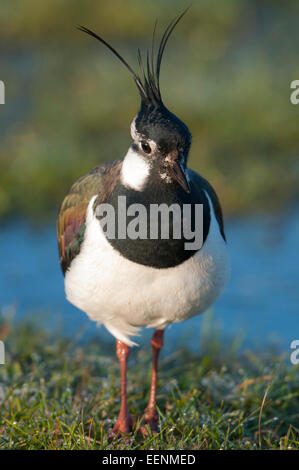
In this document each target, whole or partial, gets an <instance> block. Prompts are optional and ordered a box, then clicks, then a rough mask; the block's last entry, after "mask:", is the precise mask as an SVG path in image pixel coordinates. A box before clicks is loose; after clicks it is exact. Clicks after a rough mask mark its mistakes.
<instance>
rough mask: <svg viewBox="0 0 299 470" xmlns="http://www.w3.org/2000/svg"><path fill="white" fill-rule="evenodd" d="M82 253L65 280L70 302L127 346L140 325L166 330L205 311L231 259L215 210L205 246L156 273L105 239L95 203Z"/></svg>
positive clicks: (224, 280)
mask: <svg viewBox="0 0 299 470" xmlns="http://www.w3.org/2000/svg"><path fill="white" fill-rule="evenodd" d="M95 197H96V196H94V197H93V198H92V199H91V201H90V203H89V206H88V209H87V219H86V231H85V236H84V241H83V243H82V245H81V250H80V253H79V254H78V255H77V256H76V258H75V259H74V260H73V261H72V263H71V267H70V269H69V270H68V271H67V273H66V276H65V290H66V296H67V299H68V300H69V301H70V302H71V303H72V304H74V305H75V306H76V307H78V308H80V309H81V310H83V311H85V312H86V313H87V315H88V316H89V317H90V318H91V319H92V320H95V321H97V322H98V323H100V324H104V325H105V326H106V328H107V329H108V330H109V331H110V333H111V334H112V335H114V336H115V337H116V338H118V339H120V340H121V341H123V342H125V343H126V344H128V345H129V346H131V345H134V344H136V343H134V342H133V341H131V340H130V339H129V336H134V335H137V334H138V330H139V327H141V326H147V327H159V328H165V326H166V325H167V324H169V323H173V322H180V321H183V320H186V319H187V318H190V317H192V316H194V315H196V314H199V313H202V312H204V311H205V310H206V309H207V308H208V307H209V306H210V305H211V304H212V303H213V302H214V301H215V300H216V299H217V297H218V296H219V295H220V293H221V292H222V290H223V288H224V287H225V285H226V283H227V281H228V278H229V270H230V269H229V259H228V254H227V249H226V243H225V242H224V240H223V238H222V236H221V234H220V232H219V226H218V223H217V221H216V218H215V214H214V210H213V205H212V203H211V201H210V199H209V197H208V196H207V197H208V199H209V204H210V208H211V225H210V230H209V234H208V237H207V239H206V241H205V244H204V245H203V247H202V248H201V250H199V251H198V252H197V253H196V254H195V256H193V257H191V258H189V259H188V260H187V261H185V262H184V263H182V264H180V265H179V266H175V267H173V268H167V269H157V268H151V267H148V266H143V265H140V264H137V263H134V262H132V261H129V260H127V259H126V258H124V257H123V256H122V255H120V254H119V253H118V252H117V251H116V250H115V249H114V248H113V247H112V246H111V245H110V244H109V242H108V241H107V240H106V238H105V235H104V234H103V232H102V229H101V226H100V224H99V221H98V220H97V219H96V218H95V217H94V214H93V210H92V205H93V201H94V199H95Z"/></svg>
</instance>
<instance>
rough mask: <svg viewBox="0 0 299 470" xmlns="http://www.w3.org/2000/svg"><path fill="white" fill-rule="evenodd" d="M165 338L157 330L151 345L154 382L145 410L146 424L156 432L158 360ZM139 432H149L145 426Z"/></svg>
mask: <svg viewBox="0 0 299 470" xmlns="http://www.w3.org/2000/svg"><path fill="white" fill-rule="evenodd" d="M163 336H164V330H156V331H155V332H154V334H153V337H152V340H151V344H152V348H153V360H152V380H151V388H150V396H149V401H148V404H147V407H146V408H145V410H144V422H145V424H148V425H149V427H150V429H151V430H152V431H154V432H156V431H158V423H159V417H158V413H157V410H156V396H157V380H158V359H159V353H160V350H161V349H162V347H163ZM139 431H140V432H141V433H142V434H143V435H147V434H148V432H147V430H146V428H145V426H141V427H140V428H139Z"/></svg>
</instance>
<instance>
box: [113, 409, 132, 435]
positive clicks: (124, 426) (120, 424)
mask: <svg viewBox="0 0 299 470" xmlns="http://www.w3.org/2000/svg"><path fill="white" fill-rule="evenodd" d="M132 426H133V420H132V418H131V415H130V413H129V412H128V413H126V414H125V415H124V416H121V415H120V416H119V417H118V419H117V421H116V423H115V425H114V427H113V429H110V431H109V432H108V440H109V441H112V440H113V439H114V438H115V437H116V436H119V435H123V436H124V437H125V438H126V437H127V436H128V435H129V434H130V432H131V430H132Z"/></svg>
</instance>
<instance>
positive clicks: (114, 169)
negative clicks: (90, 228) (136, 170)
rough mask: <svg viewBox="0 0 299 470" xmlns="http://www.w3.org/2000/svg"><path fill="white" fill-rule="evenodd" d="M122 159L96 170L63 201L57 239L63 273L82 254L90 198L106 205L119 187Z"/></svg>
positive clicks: (83, 179) (80, 181)
mask: <svg viewBox="0 0 299 470" xmlns="http://www.w3.org/2000/svg"><path fill="white" fill-rule="evenodd" d="M120 169H121V160H118V161H115V162H112V163H106V164H103V165H100V166H98V167H96V168H95V169H94V170H92V171H91V172H90V173H88V174H87V175H85V176H83V177H82V178H80V179H79V180H78V181H76V183H74V184H73V186H72V187H71V189H70V191H69V192H68V194H67V196H66V197H65V199H64V200H63V202H62V205H61V208H60V211H59V215H58V219H57V239H58V247H59V256H60V265H61V268H62V271H63V273H64V274H65V272H66V270H67V269H68V268H69V266H70V264H71V262H72V260H73V259H74V258H75V256H76V255H77V254H78V253H79V252H80V247H81V244H82V242H83V240H84V233H85V226H86V224H85V219H86V210H87V206H88V203H89V201H90V199H91V198H92V197H93V196H94V195H97V196H98V201H99V202H103V201H104V200H105V198H106V197H107V196H108V195H109V194H110V193H111V192H112V191H113V189H114V187H115V185H116V184H117V181H118V178H119V174H120Z"/></svg>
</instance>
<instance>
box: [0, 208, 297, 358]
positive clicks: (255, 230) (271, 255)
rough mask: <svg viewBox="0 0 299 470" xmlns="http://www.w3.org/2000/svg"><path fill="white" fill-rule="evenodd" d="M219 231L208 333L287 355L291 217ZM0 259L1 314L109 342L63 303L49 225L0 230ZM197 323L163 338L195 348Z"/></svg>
mask: <svg viewBox="0 0 299 470" xmlns="http://www.w3.org/2000/svg"><path fill="white" fill-rule="evenodd" d="M226 233H227V239H228V243H229V250H230V253H231V259H232V277H231V281H230V283H229V285H228V287H227V288H226V291H225V292H224V294H223V295H222V297H221V298H220V299H219V300H218V301H217V303H216V304H215V306H214V307H213V321H212V328H215V330H216V329H219V330H220V331H221V335H222V336H224V337H226V338H227V337H229V338H238V337H240V334H241V335H242V337H243V345H245V346H246V345H249V344H251V345H252V344H256V345H259V346H264V347H267V345H269V344H270V343H273V342H276V343H277V345H279V347H280V348H281V349H283V350H287V351H288V350H289V345H290V343H291V341H292V340H293V339H299V282H298V281H299V213H298V212H295V211H292V210H290V211H288V212H285V213H284V214H276V215H267V216H255V217H249V218H239V219H235V220H230V221H228V222H227V224H226ZM0 259H1V267H0V306H1V308H3V313H4V314H8V313H9V312H10V311H12V310H13V309H14V308H13V307H15V310H16V315H15V318H16V320H19V319H22V318H24V317H26V316H27V317H28V316H32V314H33V313H35V315H34V319H35V321H37V322H39V321H40V322H41V323H43V324H44V325H45V326H47V327H48V328H56V329H57V326H59V329H60V331H61V332H65V333H66V334H70V335H72V334H74V333H75V332H77V331H78V330H79V329H80V328H81V327H83V325H86V326H87V333H85V334H89V333H95V334H97V335H98V336H99V339H100V340H101V339H105V340H107V338H109V336H110V335H108V333H107V332H105V331H104V328H101V329H100V330H98V329H97V328H96V325H95V324H94V323H92V322H90V321H89V320H88V318H87V317H86V315H85V314H84V313H82V312H81V311H79V310H77V309H76V308H75V307H73V306H72V305H70V304H69V303H68V302H67V301H66V300H65V297H64V289H63V276H62V273H61V271H60V267H59V264H58V253H57V244H56V235H55V223H53V224H52V225H51V226H48V227H42V228H37V227H33V226H30V225H28V224H27V223H25V222H21V221H16V222H10V223H9V224H6V225H4V226H2V228H1V231H0ZM11 306H13V307H12V308H10V307H11ZM202 317H203V316H201V317H195V318H193V319H190V320H188V321H187V322H185V323H184V324H177V325H173V326H172V327H171V328H170V329H169V331H168V333H167V336H168V337H169V338H171V339H172V342H173V341H175V342H176V344H177V342H179V341H182V339H184V338H185V339H186V338H187V340H188V341H189V342H190V341H193V342H194V344H196V342H197V341H198V338H199V334H200V326H201V325H202V321H203V318H202ZM148 334H149V333H148ZM148 334H146V337H147V338H148Z"/></svg>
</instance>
